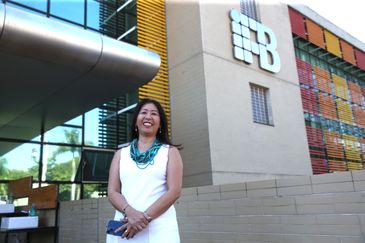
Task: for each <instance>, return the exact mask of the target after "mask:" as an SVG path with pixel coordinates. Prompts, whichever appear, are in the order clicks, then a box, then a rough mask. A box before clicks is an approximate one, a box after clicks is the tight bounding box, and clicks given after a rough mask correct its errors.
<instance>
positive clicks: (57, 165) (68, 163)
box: [42, 145, 81, 181]
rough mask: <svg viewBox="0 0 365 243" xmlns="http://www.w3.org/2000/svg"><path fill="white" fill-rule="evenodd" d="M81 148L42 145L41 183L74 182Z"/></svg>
mask: <svg viewBox="0 0 365 243" xmlns="http://www.w3.org/2000/svg"><path fill="white" fill-rule="evenodd" d="M80 155H81V148H79V147H71V146H56V145H44V150H43V172H42V181H44V180H45V179H46V180H48V181H74V179H75V175H76V171H77V168H78V166H79V164H80Z"/></svg>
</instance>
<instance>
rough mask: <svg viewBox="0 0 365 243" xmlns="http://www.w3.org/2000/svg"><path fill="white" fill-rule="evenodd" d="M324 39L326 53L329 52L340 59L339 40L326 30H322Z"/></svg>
mask: <svg viewBox="0 0 365 243" xmlns="http://www.w3.org/2000/svg"><path fill="white" fill-rule="evenodd" d="M324 37H325V39H326V47H327V51H329V52H331V53H332V54H334V55H336V56H338V57H342V55H341V48H340V40H339V39H338V37H337V36H335V35H334V34H332V33H331V32H329V31H327V30H324Z"/></svg>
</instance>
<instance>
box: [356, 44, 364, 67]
mask: <svg viewBox="0 0 365 243" xmlns="http://www.w3.org/2000/svg"><path fill="white" fill-rule="evenodd" d="M355 56H356V61H357V66H358V67H359V68H361V69H362V70H365V53H363V52H362V51H359V50H357V49H355Z"/></svg>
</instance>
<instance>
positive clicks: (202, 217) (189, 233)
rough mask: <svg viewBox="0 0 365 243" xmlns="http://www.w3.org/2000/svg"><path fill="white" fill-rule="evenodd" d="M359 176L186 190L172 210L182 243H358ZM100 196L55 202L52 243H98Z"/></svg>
mask: <svg viewBox="0 0 365 243" xmlns="http://www.w3.org/2000/svg"><path fill="white" fill-rule="evenodd" d="M364 185H365V171H353V172H341V173H336V174H324V175H315V176H300V177H295V178H290V179H274V180H264V181H249V182H242V183H235V184H224V185H219V186H218V185H215V186H202V187H191V188H185V189H183V195H182V196H181V198H180V199H179V200H178V201H177V203H176V204H175V207H176V209H177V215H178V221H179V227H180V235H181V242H182V243H363V242H365V187H364ZM113 216H114V209H113V208H112V206H111V205H110V204H109V202H108V201H107V199H106V198H102V199H88V200H81V201H73V202H61V205H60V216H59V226H60V229H59V243H75V242H77V243H90V242H101V243H103V242H105V224H106V222H107V220H108V219H111V218H113Z"/></svg>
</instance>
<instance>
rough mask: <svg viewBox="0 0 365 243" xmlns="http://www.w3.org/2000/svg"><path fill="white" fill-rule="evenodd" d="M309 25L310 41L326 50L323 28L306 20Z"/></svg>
mask: <svg viewBox="0 0 365 243" xmlns="http://www.w3.org/2000/svg"><path fill="white" fill-rule="evenodd" d="M305 22H306V25H307V32H308V40H309V41H310V42H312V43H313V44H315V45H316V46H319V47H321V48H323V49H324V48H325V44H324V39H323V32H322V28H321V26H319V25H318V24H316V23H314V22H313V21H311V20H309V19H306V21H305Z"/></svg>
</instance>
